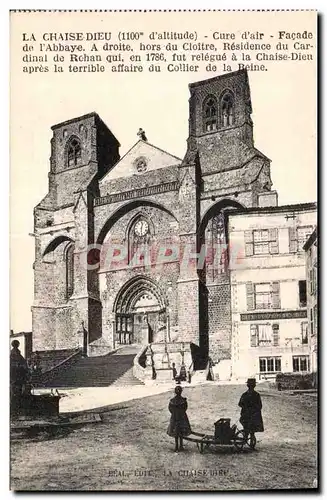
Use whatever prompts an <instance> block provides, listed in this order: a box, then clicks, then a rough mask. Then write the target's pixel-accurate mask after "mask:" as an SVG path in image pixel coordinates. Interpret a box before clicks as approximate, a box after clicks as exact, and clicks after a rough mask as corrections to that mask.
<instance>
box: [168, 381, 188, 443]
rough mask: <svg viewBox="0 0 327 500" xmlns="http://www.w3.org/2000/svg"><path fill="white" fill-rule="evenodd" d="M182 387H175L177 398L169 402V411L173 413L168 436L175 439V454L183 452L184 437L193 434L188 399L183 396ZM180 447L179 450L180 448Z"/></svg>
mask: <svg viewBox="0 0 327 500" xmlns="http://www.w3.org/2000/svg"><path fill="white" fill-rule="evenodd" d="M182 391H183V389H182V387H181V386H180V385H178V386H176V387H175V394H176V396H175V397H174V398H172V399H171V400H170V401H169V406H168V410H169V411H170V413H171V417H170V422H169V426H168V429H167V434H168V436H171V437H174V438H175V452H177V451H181V450H183V436H188V435H189V434H191V433H192V431H191V426H190V422H189V419H188V416H187V414H186V410H187V399H186V398H183V396H182ZM178 445H179V448H178Z"/></svg>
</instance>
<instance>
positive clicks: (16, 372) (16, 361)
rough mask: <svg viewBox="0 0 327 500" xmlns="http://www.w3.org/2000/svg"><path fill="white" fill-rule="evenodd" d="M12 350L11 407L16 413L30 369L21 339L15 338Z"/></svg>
mask: <svg viewBox="0 0 327 500" xmlns="http://www.w3.org/2000/svg"><path fill="white" fill-rule="evenodd" d="M11 346H12V350H11V351H10V400H11V409H12V412H13V413H15V412H16V411H18V409H19V407H20V404H21V398H22V396H23V392H24V389H25V385H26V383H27V381H28V378H29V370H28V366H27V362H26V360H25V358H24V356H22V355H21V353H20V350H19V341H18V340H13V341H12V343H11Z"/></svg>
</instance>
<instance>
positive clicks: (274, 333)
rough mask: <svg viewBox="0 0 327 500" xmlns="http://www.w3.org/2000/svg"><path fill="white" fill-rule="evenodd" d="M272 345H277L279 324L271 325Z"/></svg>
mask: <svg viewBox="0 0 327 500" xmlns="http://www.w3.org/2000/svg"><path fill="white" fill-rule="evenodd" d="M272 336H273V346H274V347H277V346H279V325H276V324H275V325H272Z"/></svg>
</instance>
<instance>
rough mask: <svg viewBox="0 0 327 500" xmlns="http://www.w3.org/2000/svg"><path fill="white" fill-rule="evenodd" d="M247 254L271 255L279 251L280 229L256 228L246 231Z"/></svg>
mask: <svg viewBox="0 0 327 500" xmlns="http://www.w3.org/2000/svg"><path fill="white" fill-rule="evenodd" d="M244 241H245V255H246V256H247V257H249V256H251V255H269V254H277V253H278V252H279V245H278V229H275V228H273V229H255V230H253V231H245V232H244Z"/></svg>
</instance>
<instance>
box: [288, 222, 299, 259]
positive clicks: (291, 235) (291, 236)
mask: <svg viewBox="0 0 327 500" xmlns="http://www.w3.org/2000/svg"><path fill="white" fill-rule="evenodd" d="M288 241H289V251H290V253H295V252H297V231H296V227H289V228H288Z"/></svg>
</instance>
